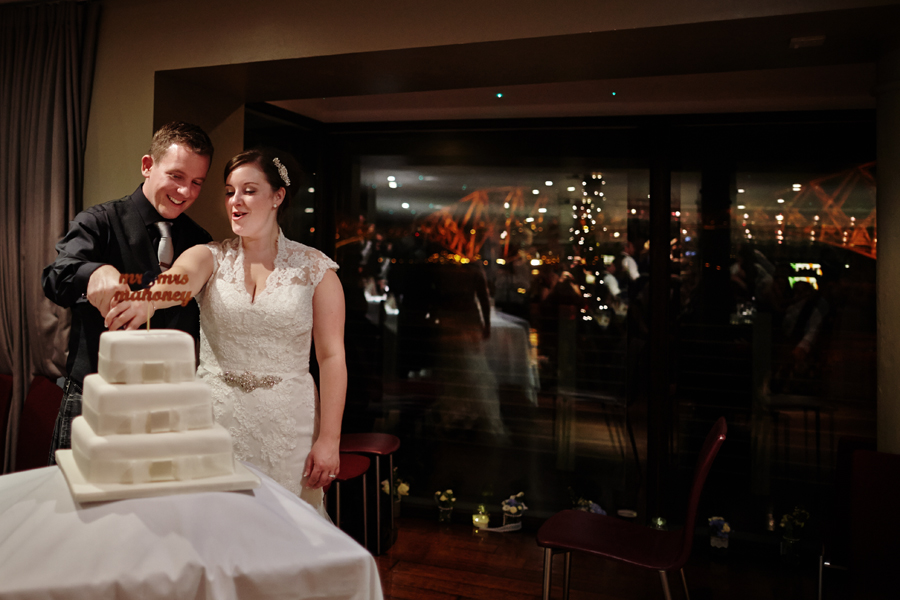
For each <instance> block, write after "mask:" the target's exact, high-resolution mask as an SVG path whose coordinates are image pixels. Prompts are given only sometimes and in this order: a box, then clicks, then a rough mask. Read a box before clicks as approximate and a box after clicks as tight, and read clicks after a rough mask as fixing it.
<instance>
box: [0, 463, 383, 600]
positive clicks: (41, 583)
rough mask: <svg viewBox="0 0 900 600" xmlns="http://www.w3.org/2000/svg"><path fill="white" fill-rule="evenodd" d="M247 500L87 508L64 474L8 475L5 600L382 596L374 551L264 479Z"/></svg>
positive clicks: (217, 496)
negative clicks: (368, 550)
mask: <svg viewBox="0 0 900 600" xmlns="http://www.w3.org/2000/svg"><path fill="white" fill-rule="evenodd" d="M254 472H256V473H257V474H258V475H260V478H261V479H262V482H263V483H262V486H261V487H259V488H257V489H255V490H252V491H249V492H206V493H200V494H184V495H175V496H165V497H161V498H144V499H137V500H119V501H115V502H104V503H97V504H86V505H83V506H82V505H78V504H76V503H75V501H74V500H73V499H72V496H71V494H70V493H69V488H68V486H67V485H66V482H65V478H64V477H63V474H62V472H61V471H60V470H59V468H58V467H48V468H45V469H37V470H33V471H25V472H23V473H15V474H12V475H4V476H3V477H0V598H3V600H13V599H31V598H41V599H49V598H65V599H66V600H78V599H81V598H85V599H90V600H102V599H105V598H110V599H113V598H115V599H123V598H125V599H128V598H135V599H138V598H140V599H141V600H151V599H155V598H166V599H179V600H180V599H188V598H191V599H193V598H198V599H199V598H205V599H212V598H216V599H220V598H221V599H231V598H253V599H254V600H256V599H262V598H279V599H286V598H317V599H324V598H341V599H347V600H351V599H352V600H363V599H380V598H381V597H382V593H381V584H380V581H379V578H378V570H377V568H376V566H375V561H374V559H373V558H372V555H371V554H369V553H368V552H367V551H366V550H365V549H364V548H363V547H362V546H360V545H359V544H357V543H356V542H355V541H354V540H353V539H352V538H350V537H349V536H347V535H346V534H344V533H343V532H342V531H341V530H339V529H338V528H337V527H335V526H334V525H332V524H331V523H328V522H326V521H325V520H324V519H323V518H322V517H320V516H319V515H318V514H317V513H316V511H315V510H313V508H312V507H311V506H309V505H308V504H306V503H305V502H303V501H302V500H300V499H299V498H297V497H296V496H294V495H293V494H291V493H290V492H288V491H287V490H285V489H284V488H282V487H281V486H279V485H278V484H277V483H275V482H274V481H272V480H271V479H269V478H268V477H266V476H265V475H262V474H261V473H259V472H258V471H255V470H254Z"/></svg>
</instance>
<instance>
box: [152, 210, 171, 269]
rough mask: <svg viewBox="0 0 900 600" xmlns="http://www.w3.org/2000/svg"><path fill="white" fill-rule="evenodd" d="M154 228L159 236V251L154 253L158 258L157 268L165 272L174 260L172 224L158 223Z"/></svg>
mask: <svg viewBox="0 0 900 600" xmlns="http://www.w3.org/2000/svg"><path fill="white" fill-rule="evenodd" d="M156 227H157V228H158V229H159V235H160V238H159V250H157V253H156V255H157V256H158V257H159V268H160V269H162V270H163V271H167V270H168V269H169V268H170V267H171V266H172V260H173V259H174V258H175V246H174V245H172V224H171V223H169V222H168V221H158V222H157V223H156Z"/></svg>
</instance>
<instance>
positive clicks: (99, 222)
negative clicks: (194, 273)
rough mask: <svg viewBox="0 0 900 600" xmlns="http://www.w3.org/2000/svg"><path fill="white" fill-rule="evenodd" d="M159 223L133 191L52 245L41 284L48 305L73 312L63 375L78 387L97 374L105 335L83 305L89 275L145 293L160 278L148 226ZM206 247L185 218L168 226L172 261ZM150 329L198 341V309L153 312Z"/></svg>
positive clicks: (82, 219) (83, 218)
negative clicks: (106, 273)
mask: <svg viewBox="0 0 900 600" xmlns="http://www.w3.org/2000/svg"><path fill="white" fill-rule="evenodd" d="M160 220H162V218H161V217H160V216H159V213H157V212H156V209H154V208H153V205H152V204H150V201H149V200H147V198H146V197H145V196H144V193H143V191H142V190H141V187H138V189H137V190H135V192H134V193H133V194H131V195H130V196H126V197H124V198H122V199H120V200H114V201H112V202H107V203H105V204H99V205H97V206H92V207H91V208H89V209H87V210H85V211H83V212H81V213H79V214H78V215H76V217H75V220H73V221H72V222H71V223H70V226H69V231H68V233H66V235H65V237H64V238H63V239H62V240H60V242H59V243H57V244H56V251H57V257H56V260H55V261H54V262H53V264H51V265H49V266H47V268H45V269H44V272H43V276H42V278H41V282H42V284H43V288H44V294H46V296H47V297H48V298H49V299H50V300H52V301H53V302H55V303H56V304H58V305H60V306H62V307H65V308H71V309H72V330H71V332H70V333H69V357H68V360H67V362H66V370H67V372H68V375H69V378H70V379H71V380H72V381H74V382H75V383H77V384H78V385H79V386H81V384H82V381H83V380H84V377H85V375H88V374H90V373H95V372H96V371H97V353H98V350H99V347H100V334H101V333H103V332H104V331H105V330H106V329H105V327H104V325H103V317H102V316H100V311H98V310H97V309H96V308H94V307H93V306H92V305H91V303H90V302H88V300H87V284H88V281H89V280H90V278H91V274H93V272H94V271H96V270H97V269H98V268H99V267H101V266H102V265H112V266H114V267H115V268H116V269H118V270H119V272H120V273H123V274H124V273H135V274H140V275H142V276H143V284H142V285H138V284H133V285H131V288H132V289H134V290H136V289H140V288H142V287H146V284H147V283H148V281H149V280H152V278H153V277H155V276H156V275H158V274H159V273H160V268H159V260H158V259H157V255H156V246H155V241H157V240H158V238H159V234H158V233H156V232H155V231H156V228H155V227H154V226H153V224H154V223H155V222H157V221H160ZM154 237H155V238H156V240H154ZM210 241H212V238H211V237H210V235H209V234H208V233H207V232H206V231H205V230H204V229H203V228H202V227H200V226H199V225H197V224H196V223H195V222H194V221H193V220H191V218H190V217H188V216H187V215H184V214H182V215H180V216H179V217H178V218H177V219H175V220H174V221H173V222H172V242H173V245H174V246H175V258H178V256H179V255H181V253H182V252H184V251H185V250H187V249H188V248H190V247H191V246H195V245H197V244H206V243H208V242H210ZM150 325H151V327H152V328H154V329H180V330H182V331H186V332H188V333H190V334H191V335H193V336H194V339H195V340H199V337H200V309H199V307H198V306H197V303H196V301H194V300H193V299H192V300H191V301H190V302H189V303H188V305H187V306H185V307H181V306H174V307H172V308H167V309H165V310H160V311H158V312H157V313H156V314H155V315H153V318H152V319H151V320H150Z"/></svg>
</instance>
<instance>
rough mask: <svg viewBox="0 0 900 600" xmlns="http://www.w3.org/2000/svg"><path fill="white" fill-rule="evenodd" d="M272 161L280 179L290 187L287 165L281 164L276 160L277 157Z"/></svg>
mask: <svg viewBox="0 0 900 600" xmlns="http://www.w3.org/2000/svg"><path fill="white" fill-rule="evenodd" d="M272 162H273V163H274V164H275V168H276V169H278V174H279V175H280V176H281V180H282V181H283V182H284V185H285V187H291V178H290V177H288V171H287V167H285V166H284V165H283V164H281V161H280V160H278V157H277V156H276V157H275V158H273V159H272Z"/></svg>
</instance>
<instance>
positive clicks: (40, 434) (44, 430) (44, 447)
mask: <svg viewBox="0 0 900 600" xmlns="http://www.w3.org/2000/svg"><path fill="white" fill-rule="evenodd" d="M62 397H63V391H62V388H60V387H59V386H58V385H56V384H55V383H53V382H52V381H50V380H49V379H47V378H46V377H44V376H42V375H37V376H36V377H35V378H34V379H33V380H32V381H31V386H29V388H28V395H27V396H26V397H25V405H24V406H23V407H22V414H21V415H20V416H19V440H18V442H17V443H16V469H15V470H16V471H26V470H28V469H37V468H39V467H46V466H47V458H48V457H49V456H50V444H51V443H52V441H53V427H54V426H55V425H56V415H57V414H59V405H60V403H61V402H62Z"/></svg>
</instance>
